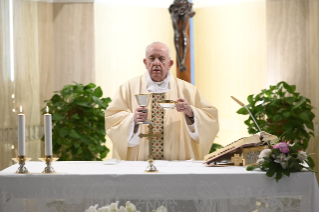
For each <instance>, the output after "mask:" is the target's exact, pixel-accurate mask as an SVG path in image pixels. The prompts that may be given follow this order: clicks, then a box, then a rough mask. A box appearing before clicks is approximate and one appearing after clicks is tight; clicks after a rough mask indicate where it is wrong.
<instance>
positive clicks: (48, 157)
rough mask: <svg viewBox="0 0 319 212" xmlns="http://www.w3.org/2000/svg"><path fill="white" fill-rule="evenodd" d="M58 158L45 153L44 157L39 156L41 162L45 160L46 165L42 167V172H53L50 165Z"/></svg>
mask: <svg viewBox="0 0 319 212" xmlns="http://www.w3.org/2000/svg"><path fill="white" fill-rule="evenodd" d="M58 159H59V158H54V157H52V155H46V156H45V157H44V158H39V160H41V161H42V162H45V164H46V167H45V168H44V170H43V172H41V173H42V174H55V173H56V171H55V170H54V168H53V167H52V162H54V161H57V160H58Z"/></svg>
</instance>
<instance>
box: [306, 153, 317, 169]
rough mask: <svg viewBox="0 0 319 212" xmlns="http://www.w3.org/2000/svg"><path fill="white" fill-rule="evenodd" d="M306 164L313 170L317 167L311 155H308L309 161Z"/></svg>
mask: <svg viewBox="0 0 319 212" xmlns="http://www.w3.org/2000/svg"><path fill="white" fill-rule="evenodd" d="M306 163H307V164H308V165H309V167H310V168H311V169H313V168H314V167H315V162H314V161H313V159H312V158H311V156H310V155H308V157H307V160H306Z"/></svg>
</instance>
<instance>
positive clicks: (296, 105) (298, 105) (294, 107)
mask: <svg viewBox="0 0 319 212" xmlns="http://www.w3.org/2000/svg"><path fill="white" fill-rule="evenodd" d="M303 103H304V100H301V101H299V102H298V103H297V104H295V105H294V106H293V107H292V108H291V109H292V110H294V109H296V108H298V107H300V105H302V104H303Z"/></svg>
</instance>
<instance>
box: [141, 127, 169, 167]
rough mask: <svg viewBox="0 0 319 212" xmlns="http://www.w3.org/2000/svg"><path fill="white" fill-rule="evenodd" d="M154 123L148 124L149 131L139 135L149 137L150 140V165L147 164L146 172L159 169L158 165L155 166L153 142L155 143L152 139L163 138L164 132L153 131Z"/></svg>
mask: <svg viewBox="0 0 319 212" xmlns="http://www.w3.org/2000/svg"><path fill="white" fill-rule="evenodd" d="M153 128H154V127H153V125H152V124H149V125H148V133H146V134H143V133H140V134H139V137H140V138H145V137H146V138H147V139H148V141H149V156H148V158H149V159H148V164H149V165H148V166H147V168H146V170H145V172H158V171H157V169H156V167H155V166H154V164H153V163H154V161H153V151H152V146H153V145H152V144H153V142H152V139H153V138H162V137H163V135H162V134H158V133H153Z"/></svg>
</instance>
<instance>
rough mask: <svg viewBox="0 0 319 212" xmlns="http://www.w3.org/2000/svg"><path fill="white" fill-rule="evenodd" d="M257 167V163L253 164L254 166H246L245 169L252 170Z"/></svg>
mask: <svg viewBox="0 0 319 212" xmlns="http://www.w3.org/2000/svg"><path fill="white" fill-rule="evenodd" d="M257 168H259V166H257V165H255V166H248V167H247V168H246V170H247V171H253V170H255V169H257Z"/></svg>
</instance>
